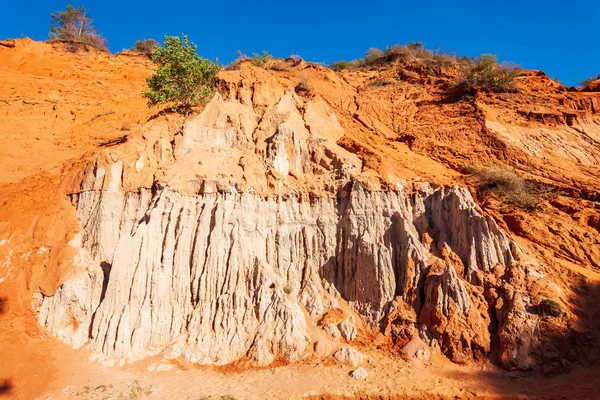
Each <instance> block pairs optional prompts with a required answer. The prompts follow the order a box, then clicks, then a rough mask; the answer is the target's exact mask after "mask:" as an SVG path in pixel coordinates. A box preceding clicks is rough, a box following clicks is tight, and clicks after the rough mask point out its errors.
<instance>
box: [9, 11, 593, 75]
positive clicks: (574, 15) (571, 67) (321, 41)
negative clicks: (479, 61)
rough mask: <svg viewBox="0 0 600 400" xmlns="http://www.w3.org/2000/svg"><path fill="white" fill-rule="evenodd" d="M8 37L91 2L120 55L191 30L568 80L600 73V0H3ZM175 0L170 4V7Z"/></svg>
mask: <svg viewBox="0 0 600 400" xmlns="http://www.w3.org/2000/svg"><path fill="white" fill-rule="evenodd" d="M3 3H4V4H3V5H2V7H1V8H2V9H1V12H0V38H8V37H13V38H17V37H22V36H29V37H31V38H32V39H35V40H46V39H47V38H48V29H49V26H50V14H51V13H52V12H54V11H57V10H62V9H64V8H65V7H66V5H67V4H73V5H75V6H78V5H81V4H85V5H86V6H87V7H88V11H89V14H90V15H91V17H92V19H93V20H94V25H95V26H96V28H97V29H98V31H99V32H100V33H101V34H103V35H104V36H105V37H106V38H107V39H108V45H109V47H110V49H111V51H112V52H117V51H120V50H122V49H124V48H129V47H131V46H132V45H133V44H134V42H135V41H136V40H137V39H141V38H150V37H151V38H157V39H162V37H163V36H164V35H179V34H181V33H186V34H188V36H189V38H190V40H192V41H193V42H195V43H196V44H197V45H198V53H199V54H200V55H202V56H203V57H208V58H213V59H214V58H216V57H218V58H219V60H220V61H221V62H222V63H229V62H230V61H231V60H233V59H234V58H235V57H236V54H235V53H236V51H237V50H241V51H242V52H244V53H246V54H250V53H253V52H260V51H261V50H263V49H264V50H267V51H269V52H270V53H272V54H274V55H275V56H277V57H286V56H289V55H290V54H292V53H294V54H299V55H300V56H302V57H303V58H304V59H306V60H308V61H316V62H324V63H330V62H332V61H337V60H340V59H352V58H357V57H362V56H363V55H364V52H365V51H366V50H367V49H368V48H370V47H380V48H382V49H383V48H385V47H386V46H387V45H390V44H395V43H398V44H403V43H407V42H409V41H421V42H423V43H424V44H425V46H426V47H427V48H429V49H436V48H443V49H446V50H450V51H453V52H455V53H457V54H460V55H466V56H474V55H478V54H480V53H494V54H498V56H499V58H500V59H501V60H505V61H514V62H515V63H517V64H518V65H520V66H521V67H523V68H526V69H542V70H544V71H545V72H546V73H547V74H548V75H549V76H550V77H559V78H560V79H561V81H562V82H563V83H565V84H567V85H575V84H577V83H578V82H579V80H581V79H583V78H587V77H590V76H592V75H596V74H598V73H599V72H600V0H570V1H564V0H548V1H531V0H529V1H528V0H520V1H515V0H508V1H502V0H496V1H460V0H454V1H451V0H447V1H438V0H429V1H424V2H418V1H409V2H406V1H400V0H395V1H391V0H390V1H380V0H370V1H360V2H359V1H353V0H347V1H326V0H320V1H314V0H297V1H281V0H279V1H271V0H269V1H220V0H216V1H210V2H207V1H201V0H196V1H168V0H167V1H156V0H145V1H126V0H120V1H115V0H88V1H84V2H70V1H59V0H28V1H6V2H3ZM165 6H166V7H165Z"/></svg>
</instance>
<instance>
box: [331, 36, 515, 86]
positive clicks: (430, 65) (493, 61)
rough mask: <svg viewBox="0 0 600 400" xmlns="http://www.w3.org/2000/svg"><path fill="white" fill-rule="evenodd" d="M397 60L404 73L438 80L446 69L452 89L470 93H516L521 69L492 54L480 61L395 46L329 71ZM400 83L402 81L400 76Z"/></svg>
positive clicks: (414, 44)
mask: <svg viewBox="0 0 600 400" xmlns="http://www.w3.org/2000/svg"><path fill="white" fill-rule="evenodd" d="M396 60H399V61H400V63H401V64H404V66H405V68H404V69H403V70H405V71H407V70H412V71H413V72H415V73H417V74H418V75H427V76H439V75H442V72H443V70H444V69H449V68H450V69H453V70H454V72H453V73H452V74H451V76H452V77H454V78H455V80H456V82H455V83H454V84H453V85H452V86H451V88H452V89H461V90H464V91H468V92H474V91H477V90H489V91H493V92H512V91H515V87H514V85H513V80H514V78H515V77H517V76H518V74H519V69H518V68H517V67H516V66H515V65H513V64H510V63H503V64H498V57H497V56H496V55H493V54H482V55H480V56H479V57H477V58H468V57H459V56H456V55H453V54H449V53H447V52H443V51H439V50H438V51H435V52H433V51H431V50H428V49H425V48H424V47H423V43H421V42H410V43H409V44H408V45H392V46H389V47H388V48H386V49H385V50H384V51H382V50H380V49H378V48H371V49H369V50H368V51H367V53H366V55H365V57H364V58H359V59H356V60H352V61H345V60H342V61H337V62H333V63H331V65H330V66H329V67H330V68H331V69H333V70H334V71H341V70H345V69H356V68H363V67H370V66H375V65H382V64H386V63H390V62H393V61H396ZM399 79H402V77H401V76H400V75H399Z"/></svg>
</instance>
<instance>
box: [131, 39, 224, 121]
mask: <svg viewBox="0 0 600 400" xmlns="http://www.w3.org/2000/svg"><path fill="white" fill-rule="evenodd" d="M196 49H197V46H196V45H195V44H194V43H192V42H190V41H189V40H188V38H187V36H186V35H183V37H182V38H179V37H178V36H165V44H164V47H162V46H157V47H156V48H155V49H154V51H153V53H152V61H153V62H154V63H156V64H157V65H158V68H157V69H156V71H155V73H154V75H152V76H150V77H148V78H147V79H146V81H147V82H148V87H149V88H150V90H148V91H145V92H142V96H144V97H146V98H147V99H148V106H150V107H152V106H154V105H156V104H165V103H175V104H177V105H178V106H180V107H181V108H183V111H184V113H185V114H187V113H188V112H189V111H190V109H191V107H193V106H195V105H197V104H199V103H206V102H207V101H208V98H209V96H210V94H211V91H212V89H213V88H214V86H215V84H216V80H217V73H218V72H219V70H220V69H221V67H220V66H219V64H218V63H217V62H214V61H211V60H207V59H205V58H202V57H200V56H199V55H198V54H197V53H196Z"/></svg>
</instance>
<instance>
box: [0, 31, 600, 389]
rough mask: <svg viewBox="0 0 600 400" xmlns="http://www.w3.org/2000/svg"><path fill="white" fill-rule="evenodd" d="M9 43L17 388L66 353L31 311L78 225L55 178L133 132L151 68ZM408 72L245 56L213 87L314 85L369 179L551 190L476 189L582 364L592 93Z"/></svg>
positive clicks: (0, 339) (597, 119)
mask: <svg viewBox="0 0 600 400" xmlns="http://www.w3.org/2000/svg"><path fill="white" fill-rule="evenodd" d="M15 44H16V45H15V47H14V48H8V47H3V46H0V121H1V122H2V123H1V125H0V126H1V128H0V129H2V133H3V134H2V135H0V160H2V161H1V162H2V173H0V193H2V197H1V198H0V243H1V244H2V245H0V266H1V267H2V269H0V279H2V280H3V281H4V282H3V283H2V284H0V306H1V307H0V343H2V346H0V359H1V360H3V362H2V363H0V385H1V384H2V379H10V380H11V381H10V382H9V384H10V385H12V387H13V388H14V389H13V394H15V395H16V396H17V397H19V398H31V397H33V396H35V395H37V394H40V393H42V392H43V390H44V388H45V387H47V385H48V384H49V382H51V381H52V380H53V379H55V378H56V376H57V374H59V372H58V371H56V369H55V367H54V362H53V358H52V357H53V356H51V355H49V354H54V353H56V352H63V351H65V352H68V350H66V349H65V346H64V345H62V344H59V343H57V341H56V340H55V339H53V338H51V337H50V336H48V335H47V334H46V333H45V332H44V331H43V330H42V329H41V328H39V327H38V325H37V323H36V321H35V319H34V315H33V312H32V311H31V307H30V304H31V298H32V297H31V296H32V293H33V291H35V290H41V291H42V292H44V293H52V292H53V291H54V290H56V288H57V287H58V285H59V284H60V283H61V281H62V279H63V278H64V276H65V275H66V273H68V271H69V268H70V261H69V260H70V258H71V257H72V254H70V253H69V250H68V249H67V246H66V243H68V242H69V241H70V240H71V239H72V237H73V234H74V232H75V229H76V221H75V217H74V215H72V213H68V212H66V211H65V210H67V209H68V207H67V206H65V203H66V202H67V200H66V198H65V196H64V190H63V189H62V187H61V185H65V184H66V183H64V178H65V177H66V176H68V175H69V174H70V173H71V172H73V171H77V169H78V168H79V167H80V166H81V165H82V164H83V163H84V162H85V160H87V159H88V158H89V157H91V156H92V155H93V154H94V152H96V151H99V150H100V149H103V148H104V147H106V146H107V145H113V144H115V145H118V142H119V141H120V140H126V139H124V138H123V137H126V136H128V135H140V132H139V127H140V126H141V125H142V124H144V123H145V122H146V121H147V120H148V119H149V118H150V117H151V116H152V115H155V114H156V111H157V110H149V109H148V108H147V107H146V105H145V101H144V100H143V99H142V98H141V97H140V95H139V94H140V92H141V91H142V90H143V88H144V87H145V82H144V78H145V77H146V76H148V75H149V74H150V71H151V64H150V62H149V61H148V60H147V59H146V58H144V57H141V56H133V55H116V56H113V55H108V54H104V53H98V52H94V51H91V52H87V53H85V52H82V53H77V54H73V53H69V52H68V51H66V50H64V49H62V48H60V46H59V47H53V46H52V45H50V44H45V43H37V42H33V41H31V40H28V39H24V40H19V41H16V42H15ZM404 68H406V66H405V65H400V64H397V63H396V64H391V65H379V66H374V67H371V68H370V69H362V70H357V71H347V72H342V73H334V72H333V71H331V70H329V69H327V68H323V67H320V66H316V65H312V64H306V63H304V62H300V63H296V62H292V61H288V62H287V64H286V67H285V68H283V69H282V70H280V71H272V70H264V69H260V68H255V67H252V66H250V65H248V64H247V63H245V64H243V65H242V66H241V69H240V70H237V71H223V72H222V73H221V74H220V83H219V90H220V91H221V92H223V93H224V94H225V95H226V93H227V91H228V87H230V86H231V85H236V84H237V83H238V82H240V81H250V82H255V83H254V85H255V88H254V89H255V92H256V91H257V87H259V86H260V88H259V90H258V91H259V92H262V93H263V95H265V96H268V94H269V91H271V90H280V89H282V88H286V87H294V86H295V85H296V84H297V83H298V82H300V81H305V82H307V84H308V86H309V88H310V89H309V93H308V95H319V96H321V97H322V98H323V99H324V100H325V101H326V102H327V103H328V104H329V105H330V106H331V107H332V109H334V111H335V112H336V114H337V117H338V119H339V121H340V123H341V124H342V126H343V128H344V129H345V136H344V137H342V138H341V139H340V140H339V143H338V144H340V145H341V146H343V147H344V148H346V149H347V150H349V151H351V152H353V153H356V154H357V155H359V157H361V159H363V161H364V163H365V165H366V166H367V167H368V168H369V169H371V170H372V171H373V176H375V175H379V176H382V177H385V179H382V180H381V181H379V182H376V181H377V180H376V179H375V180H374V181H375V182H374V183H373V185H374V188H375V189H376V188H380V187H385V186H386V185H391V184H392V183H393V181H394V179H396V178H402V179H404V180H406V181H408V182H416V183H417V184H418V182H419V181H432V182H435V183H438V184H461V185H466V186H468V187H470V188H472V189H473V192H474V193H476V188H475V183H474V182H473V181H472V180H471V179H470V178H469V177H468V176H467V175H463V174H462V172H465V171H466V169H467V167H469V166H472V165H489V164H493V163H502V164H504V165H508V166H511V167H513V168H515V169H516V170H517V171H519V173H520V174H522V175H523V176H525V177H526V178H527V179H529V180H531V181H533V182H538V183H539V184H543V185H546V186H547V187H548V188H551V189H552V190H553V191H558V190H560V195H555V196H552V197H551V198H550V199H548V200H546V201H543V202H542V203H540V204H539V205H538V206H537V207H536V209H535V210H533V211H524V210H522V209H518V208H516V207H514V206H511V205H507V204H504V203H503V202H502V201H500V200H499V199H498V198H497V197H495V196H494V195H490V194H489V193H476V194H478V200H479V202H480V204H481V205H482V207H483V208H484V209H485V210H486V212H488V213H489V214H491V215H492V216H493V217H494V218H495V219H496V220H497V221H498V222H499V223H500V224H501V225H502V226H503V227H504V228H505V229H507V230H509V231H511V232H512V233H513V234H514V235H516V236H518V237H519V238H520V243H521V244H522V245H523V246H524V247H527V248H528V249H530V250H531V251H533V252H534V254H536V255H537V256H538V257H540V259H541V260H543V261H544V262H545V263H546V264H547V265H548V270H547V271H545V272H546V273H548V274H550V275H552V276H554V277H556V280H557V281H558V282H560V283H561V286H562V288H563V289H564V292H565V294H564V299H562V300H564V301H565V302H567V303H568V304H570V305H569V307H570V311H571V312H572V313H573V315H575V318H574V319H573V320H572V321H576V325H575V327H573V326H567V325H568V324H571V320H569V321H565V322H564V323H561V324H559V325H555V324H554V325H553V324H548V325H547V326H543V327H542V328H543V329H548V330H555V331H556V334H557V336H560V337H561V339H560V343H561V345H563V346H569V345H573V342H575V344H574V345H573V347H574V348H575V349H577V351H579V350H580V349H581V348H585V346H588V347H589V346H591V348H590V350H589V351H588V352H587V354H578V355H576V356H575V357H576V358H578V359H588V358H589V362H590V363H591V362H593V361H594V357H597V353H598V351H597V348H598V342H597V339H598V338H599V337H600V336H599V335H598V332H599V331H600V327H599V326H598V321H600V318H597V317H596V316H597V314H598V310H599V308H598V306H597V304H598V303H597V300H600V299H598V288H597V285H598V284H599V283H600V246H599V244H600V204H599V203H598V202H599V201H600V168H599V165H600V156H599V155H600V94H599V93H592V92H589V93H581V92H568V91H566V89H565V88H564V87H562V86H560V85H558V84H556V83H554V82H553V81H551V80H550V79H548V78H547V77H546V76H545V75H543V74H542V73H538V72H533V71H526V72H525V73H523V74H522V75H521V76H520V77H519V78H518V86H519V89H520V91H519V93H517V94H489V93H479V94H477V95H476V96H475V97H474V98H461V99H455V98H452V96H450V95H448V94H447V90H446V89H447V86H448V83H449V82H450V81H451V79H452V78H453V72H452V71H439V73H438V74H437V75H436V76H431V75H429V74H425V73H422V74H420V75H417V76H416V77H414V78H411V79H408V80H407V79H403V80H398V79H397V76H398V75H399V73H402V71H403V69H404ZM382 82H384V84H382ZM42 248H43V250H40V249H42ZM532 295H533V296H535V297H537V298H539V299H541V298H543V297H544V296H545V293H532ZM578 341H579V342H581V343H579V342H578ZM584 353H585V352H584ZM32 371H35V372H34V373H32ZM63 373H64V372H63Z"/></svg>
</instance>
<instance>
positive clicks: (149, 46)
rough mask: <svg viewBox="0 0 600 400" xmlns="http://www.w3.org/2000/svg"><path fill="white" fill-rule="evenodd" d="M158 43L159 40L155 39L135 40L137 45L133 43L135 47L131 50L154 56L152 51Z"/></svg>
mask: <svg viewBox="0 0 600 400" xmlns="http://www.w3.org/2000/svg"><path fill="white" fill-rule="evenodd" d="M158 45H159V43H158V41H156V40H154V39H144V40H138V41H137V42H135V45H133V47H132V48H131V51H133V52H136V53H142V54H145V55H146V56H148V57H150V58H152V53H153V52H154V49H155V48H156V46H158Z"/></svg>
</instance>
